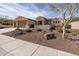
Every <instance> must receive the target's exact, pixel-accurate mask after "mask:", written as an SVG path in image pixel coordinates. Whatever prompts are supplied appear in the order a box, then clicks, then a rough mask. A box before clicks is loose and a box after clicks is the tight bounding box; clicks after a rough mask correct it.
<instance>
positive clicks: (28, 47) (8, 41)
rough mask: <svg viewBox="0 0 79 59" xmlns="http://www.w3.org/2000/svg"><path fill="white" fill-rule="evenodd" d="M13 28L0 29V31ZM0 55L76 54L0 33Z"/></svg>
mask: <svg viewBox="0 0 79 59" xmlns="http://www.w3.org/2000/svg"><path fill="white" fill-rule="evenodd" d="M14 29H15V28H7V29H0V33H5V32H9V31H13V30H14ZM0 56H76V55H74V54H70V53H67V52H63V51H60V50H56V49H53V48H49V47H45V46H42V45H38V44H34V43H31V42H27V41H23V40H20V39H16V38H12V37H9V36H5V35H2V34H0Z"/></svg>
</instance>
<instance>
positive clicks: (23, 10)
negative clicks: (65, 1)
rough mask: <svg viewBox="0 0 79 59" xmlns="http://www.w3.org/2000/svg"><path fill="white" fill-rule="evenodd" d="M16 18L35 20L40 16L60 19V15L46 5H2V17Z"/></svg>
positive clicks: (0, 11) (0, 8)
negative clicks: (22, 17)
mask: <svg viewBox="0 0 79 59" xmlns="http://www.w3.org/2000/svg"><path fill="white" fill-rule="evenodd" d="M3 16H5V17H10V18H13V19H14V18H16V17H18V16H24V17H27V18H31V19H35V18H36V17H38V16H43V17H46V18H58V17H60V15H58V14H57V13H53V12H52V11H51V10H50V8H49V6H48V4H46V3H35V4H34V3H0V17H3Z"/></svg>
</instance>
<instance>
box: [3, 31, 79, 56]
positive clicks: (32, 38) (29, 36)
mask: <svg viewBox="0 0 79 59" xmlns="http://www.w3.org/2000/svg"><path fill="white" fill-rule="evenodd" d="M54 33H55V35H56V37H57V38H56V39H51V40H47V39H46V38H45V37H44V34H43V33H42V32H37V31H32V32H30V33H27V32H26V33H25V34H23V35H18V36H16V37H15V38H19V39H21V40H25V41H29V42H33V43H36V44H40V45H44V46H47V47H51V48H55V49H58V50H62V51H66V52H69V53H73V54H76V55H79V47H78V46H76V45H75V44H74V43H75V41H72V40H68V39H65V40H63V39H62V38H61V34H60V33H57V32H54ZM4 35H8V36H11V37H14V31H12V32H7V33H4Z"/></svg>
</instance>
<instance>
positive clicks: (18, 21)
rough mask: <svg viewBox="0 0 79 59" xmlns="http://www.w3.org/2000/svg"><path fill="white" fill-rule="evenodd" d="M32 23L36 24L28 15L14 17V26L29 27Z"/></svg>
mask: <svg viewBox="0 0 79 59" xmlns="http://www.w3.org/2000/svg"><path fill="white" fill-rule="evenodd" d="M31 25H33V26H34V25H35V21H34V20H32V19H29V18H26V17H22V16H18V17H17V18H15V19H14V22H13V26H14V27H17V26H19V27H29V26H31Z"/></svg>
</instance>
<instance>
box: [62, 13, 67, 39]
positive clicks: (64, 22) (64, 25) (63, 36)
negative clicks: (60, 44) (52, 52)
mask: <svg viewBox="0 0 79 59" xmlns="http://www.w3.org/2000/svg"><path fill="white" fill-rule="evenodd" d="M65 27H66V20H65V13H64V15H63V34H62V38H63V40H64V39H65V29H66V28H65Z"/></svg>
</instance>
